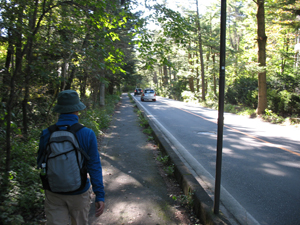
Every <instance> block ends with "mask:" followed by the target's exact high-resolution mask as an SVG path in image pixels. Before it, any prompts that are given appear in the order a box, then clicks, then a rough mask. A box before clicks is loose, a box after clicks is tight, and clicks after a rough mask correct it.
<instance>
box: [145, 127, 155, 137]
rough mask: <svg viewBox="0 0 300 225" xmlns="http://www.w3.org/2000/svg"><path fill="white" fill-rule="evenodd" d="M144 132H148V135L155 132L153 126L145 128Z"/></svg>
mask: <svg viewBox="0 0 300 225" xmlns="http://www.w3.org/2000/svg"><path fill="white" fill-rule="evenodd" d="M143 133H144V134H148V135H151V134H152V133H153V130H152V129H151V127H150V126H149V127H147V128H146V129H144V130H143Z"/></svg>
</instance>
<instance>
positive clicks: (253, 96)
mask: <svg viewBox="0 0 300 225" xmlns="http://www.w3.org/2000/svg"><path fill="white" fill-rule="evenodd" d="M257 96H258V94H257V79H254V78H249V77H248V78H247V77H239V78H236V79H235V80H234V81H233V83H232V84H229V85H228V86H227V91H226V93H225V102H227V103H230V104H234V105H237V104H243V105H245V106H248V107H252V108H256V107H257V101H258V98H257Z"/></svg>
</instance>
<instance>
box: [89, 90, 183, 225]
mask: <svg viewBox="0 0 300 225" xmlns="http://www.w3.org/2000/svg"><path fill="white" fill-rule="evenodd" d="M138 122H139V121H138V117H137V115H136V113H135V112H134V106H133V104H132V103H131V102H130V99H129V97H128V96H127V94H123V95H122V98H121V101H120V103H119V104H118V106H117V107H116V111H115V114H114V117H113V121H112V123H111V126H110V128H109V129H108V130H107V131H106V133H105V136H104V137H103V138H102V141H101V143H100V154H101V162H102V167H103V177H104V185H105V192H106V201H105V204H106V208H105V211H104V213H103V215H102V216H101V217H99V218H95V216H94V210H95V209H94V199H93V203H92V205H91V211H90V223H89V224H90V225H96V224H105V225H110V224H117V225H121V224H141V225H147V224H149V225H152V224H154V225H155V224H160V225H163V224H168V225H171V224H180V222H179V221H178V220H177V219H176V217H175V209H174V206H173V205H174V202H173V200H172V199H171V198H170V197H169V196H168V192H167V187H166V184H165V182H164V180H163V178H162V177H161V176H160V174H159V171H158V168H157V165H156V162H155V159H154V154H153V152H152V151H153V149H154V146H153V144H150V143H149V142H147V135H145V134H144V133H143V132H142V130H143V128H141V127H140V126H139V123H138Z"/></svg>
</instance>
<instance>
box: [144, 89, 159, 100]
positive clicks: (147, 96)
mask: <svg viewBox="0 0 300 225" xmlns="http://www.w3.org/2000/svg"><path fill="white" fill-rule="evenodd" d="M141 101H142V102H143V101H154V102H155V101H156V93H155V91H154V90H153V89H150V88H147V89H145V90H144V92H143V93H142V95H141Z"/></svg>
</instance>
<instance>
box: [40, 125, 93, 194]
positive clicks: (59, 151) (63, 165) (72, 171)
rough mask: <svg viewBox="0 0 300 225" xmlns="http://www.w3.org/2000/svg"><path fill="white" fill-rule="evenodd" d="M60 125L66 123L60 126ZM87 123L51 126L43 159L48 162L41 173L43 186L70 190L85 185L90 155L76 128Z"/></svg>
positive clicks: (52, 190) (58, 190)
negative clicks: (79, 142) (63, 128)
mask: <svg viewBox="0 0 300 225" xmlns="http://www.w3.org/2000/svg"><path fill="white" fill-rule="evenodd" d="M60 127H67V129H66V130H60ZM83 127H84V126H83V125H81V124H79V123H76V124H74V125H72V126H57V125H52V126H50V127H48V130H49V131H50V138H49V141H48V143H47V147H46V150H45V151H44V152H43V157H42V160H41V162H40V165H42V163H46V170H45V171H44V172H45V173H44V174H41V175H40V177H41V179H42V183H43V188H44V189H46V190H50V191H51V192H55V193H61V194H67V193H73V192H77V191H80V190H82V189H83V188H84V187H85V185H86V180H87V167H86V160H89V159H90V158H89V156H88V155H87V154H86V152H85V151H84V150H82V149H81V148H80V146H79V144H78V140H77V137H76V132H77V131H78V130H80V129H81V128H83Z"/></svg>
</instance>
